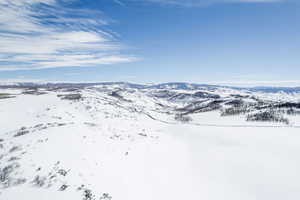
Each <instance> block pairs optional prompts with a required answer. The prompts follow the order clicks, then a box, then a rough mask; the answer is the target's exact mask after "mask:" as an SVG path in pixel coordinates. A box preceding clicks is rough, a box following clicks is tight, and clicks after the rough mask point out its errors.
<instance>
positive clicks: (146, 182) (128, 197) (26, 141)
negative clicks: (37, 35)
mask: <svg viewBox="0 0 300 200" xmlns="http://www.w3.org/2000/svg"><path fill="white" fill-rule="evenodd" d="M0 120H1V126H0V199H1V200H2V199H3V200H20V199H30V200H53V199H56V200H66V199H72V200H110V199H114V200H153V199H156V200H166V199H172V200H179V199H180V200H182V199H195V200H198V199H203V200H219V199H225V200H240V199H243V200H248V199H249V200H250V199H256V200H266V199H272V200H277V199H278V200H282V199H289V200H296V199H299V198H300V186H299V184H298V182H297V180H298V179H299V178H300V172H299V170H298V169H299V167H300V159H299V158H298V157H299V156H298V154H299V153H300V145H299V144H300V134H299V133H300V95H299V93H296V92H292V93H291V92H289V93H285V92H276V93H265V92H262V91H252V90H246V89H237V88H228V87H220V86H208V85H193V84H190V85H180V84H176V83H174V84H161V85H157V86H143V85H138V84H128V83H106V84H42V85H36V84H30V85H26V84H18V85H13V86H12V85H11V86H8V85H5V86H3V87H2V89H0Z"/></svg>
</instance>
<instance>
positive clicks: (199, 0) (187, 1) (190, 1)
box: [132, 0, 287, 7]
mask: <svg viewBox="0 0 300 200" xmlns="http://www.w3.org/2000/svg"><path fill="white" fill-rule="evenodd" d="M132 1H136V2H138V1H139V2H149V3H159V4H167V5H177V6H186V7H194V6H207V5H211V4H215V3H274V2H283V1H287V0H132Z"/></svg>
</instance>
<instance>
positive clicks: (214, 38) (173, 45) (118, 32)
mask: <svg viewBox="0 0 300 200" xmlns="http://www.w3.org/2000/svg"><path fill="white" fill-rule="evenodd" d="M299 35H300V3H299V2H297V0H0V80H1V81H43V82H44V81H49V82H53V81H65V82H103V81H129V82H135V83H162V82H194V83H213V84H223V85H237V86H249V85H250V86H252V85H253V86H257V85H266V86H268V85H272V86H300V78H299V77H300V59H299V58H300V55H299V54H300V37H299Z"/></svg>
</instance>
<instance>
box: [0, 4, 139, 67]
mask: <svg viewBox="0 0 300 200" xmlns="http://www.w3.org/2000/svg"><path fill="white" fill-rule="evenodd" d="M72 1H74V0H64V1H62V0H0V70H18V69H43V68H55V67H73V66H80V67H86V66H97V65H101V64H114V63H124V62H132V61H135V60H136V59H137V58H136V57H135V56H130V55H123V54H122V53H120V52H121V51H122V50H123V49H124V47H123V45H121V44H120V43H119V42H118V41H117V39H116V37H115V35H114V34H113V33H110V32H108V31H104V30H103V28H102V27H103V25H106V24H108V23H109V22H108V21H107V20H106V19H105V18H104V17H103V15H102V13H101V12H100V11H94V10H87V9H75V8H72V7H71V6H70V4H71V3H72Z"/></svg>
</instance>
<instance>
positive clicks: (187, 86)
mask: <svg viewBox="0 0 300 200" xmlns="http://www.w3.org/2000/svg"><path fill="white" fill-rule="evenodd" d="M97 85H102V86H103V85H104V86H105V85H107V86H111V85H116V86H117V85H120V86H122V87H126V88H136V89H168V90H199V89H204V88H205V89H216V88H232V89H237V90H248V91H252V92H265V93H278V92H285V93H299V92H300V87H265V86H261V87H247V88H246V87H232V86H223V85H210V84H196V83H184V82H170V83H161V84H151V85H149V84H135V83H129V82H91V83H68V82H65V83H64V82H59V83H56V82H10V83H0V88H14V87H16V88H32V87H42V88H53V87H55V88H60V87H63V88H73V87H76V88H84V87H91V86H97Z"/></svg>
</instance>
